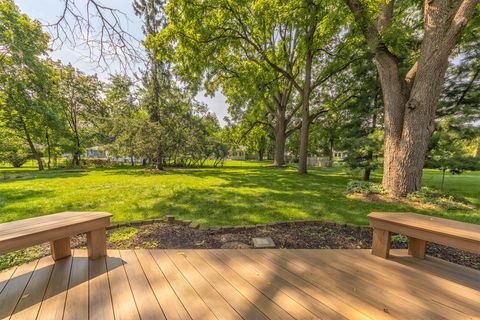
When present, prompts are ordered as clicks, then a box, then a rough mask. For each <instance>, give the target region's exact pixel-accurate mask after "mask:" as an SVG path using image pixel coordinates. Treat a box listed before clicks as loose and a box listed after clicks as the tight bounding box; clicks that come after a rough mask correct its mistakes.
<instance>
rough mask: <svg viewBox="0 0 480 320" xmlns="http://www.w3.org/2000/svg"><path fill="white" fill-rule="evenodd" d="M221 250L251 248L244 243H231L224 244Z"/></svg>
mask: <svg viewBox="0 0 480 320" xmlns="http://www.w3.org/2000/svg"><path fill="white" fill-rule="evenodd" d="M220 248H222V249H248V248H250V246H249V245H248V244H246V243H243V242H238V241H231V242H227V243H224V244H223V245H222V246H221V247H220Z"/></svg>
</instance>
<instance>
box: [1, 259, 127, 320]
mask: <svg viewBox="0 0 480 320" xmlns="http://www.w3.org/2000/svg"><path fill="white" fill-rule="evenodd" d="M43 259H48V257H45V258H43ZM106 259H110V260H111V262H112V263H111V266H110V268H109V269H108V272H109V271H112V270H113V269H115V268H118V267H121V266H123V264H124V263H125V262H124V261H123V260H122V259H120V258H116V257H107V258H100V259H97V260H90V259H89V258H88V257H84V256H70V257H67V258H64V259H60V260H58V261H56V262H54V261H53V260H51V259H50V261H49V262H48V263H44V264H43V265H42V266H41V267H38V268H37V267H36V266H35V268H34V270H32V271H28V272H22V269H21V267H17V268H16V269H15V271H14V273H13V275H12V277H11V278H9V279H6V280H4V281H2V282H0V288H3V290H0V300H3V301H5V305H3V306H2V303H0V306H2V307H0V318H1V319H5V318H8V317H10V316H11V315H12V316H13V315H15V314H21V312H22V311H24V310H27V309H29V308H31V307H33V306H38V310H39V309H40V303H42V301H45V300H48V299H49V298H52V297H56V296H58V295H61V294H62V293H64V292H66V291H67V290H72V289H74V288H75V287H77V286H80V285H83V284H85V283H88V281H91V280H92V279H95V278H96V277H100V276H102V275H103V274H105V273H107V268H106V267H105V266H106ZM38 261H39V260H37V261H35V262H31V263H39V262H38ZM97 264H103V265H105V266H104V267H103V268H96V269H97V270H100V271H97V272H96V273H95V274H92V272H89V271H88V269H89V268H90V269H91V268H92V266H95V265H97ZM82 266H83V268H84V269H85V270H83V271H84V272H86V273H85V275H86V276H85V278H84V279H81V277H78V275H75V274H74V273H75V272H82V270H80V269H79V268H78V267H80V268H81V267H82ZM4 272H5V271H4ZM65 296H66V295H65ZM15 301H18V303H16V304H15V303H13V304H12V302H15ZM62 308H63V305H62ZM38 310H37V312H38ZM20 316H21V315H20Z"/></svg>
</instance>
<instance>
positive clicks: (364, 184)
mask: <svg viewBox="0 0 480 320" xmlns="http://www.w3.org/2000/svg"><path fill="white" fill-rule="evenodd" d="M384 192H385V191H384V190H383V188H382V185H380V184H378V183H373V182H369V181H356V180H354V181H350V182H349V183H348V184H347V190H346V191H345V193H347V194H352V193H360V194H366V195H369V194H383V193H384Z"/></svg>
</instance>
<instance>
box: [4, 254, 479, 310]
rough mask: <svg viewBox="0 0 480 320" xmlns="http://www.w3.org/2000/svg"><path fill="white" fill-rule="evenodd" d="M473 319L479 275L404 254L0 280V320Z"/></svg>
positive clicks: (152, 262) (229, 261) (151, 257)
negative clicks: (387, 257) (386, 256)
mask: <svg viewBox="0 0 480 320" xmlns="http://www.w3.org/2000/svg"><path fill="white" fill-rule="evenodd" d="M10 317H11V319H62V318H63V319H88V318H89V319H148V318H150V319H162V318H166V319H394V318H395V319H412V318H415V319H420V318H422V319H480V272H478V271H476V270H473V269H469V268H465V267H462V266H458V265H455V264H452V263H448V262H445V261H440V260H438V259H435V258H431V257H427V259H425V260H419V259H415V258H412V257H409V256H407V255H406V254H405V250H392V257H391V259H388V260H385V259H381V258H378V257H375V256H372V255H371V254H370V252H369V250H275V249H273V250H145V249H142V250H109V251H108V257H106V258H101V259H97V260H94V261H92V260H90V261H89V260H88V258H87V253H86V251H85V250H75V251H74V254H73V256H72V257H68V258H65V259H62V260H59V261H57V263H54V262H53V260H52V259H51V257H50V256H49V257H44V258H41V259H39V260H37V261H33V262H30V263H27V264H23V265H20V266H18V267H16V268H12V269H9V270H5V271H2V272H0V319H9V318H10Z"/></svg>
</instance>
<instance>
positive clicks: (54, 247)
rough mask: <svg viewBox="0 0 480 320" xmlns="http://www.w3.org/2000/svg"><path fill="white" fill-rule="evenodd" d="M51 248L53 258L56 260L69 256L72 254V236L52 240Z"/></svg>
mask: <svg viewBox="0 0 480 320" xmlns="http://www.w3.org/2000/svg"><path fill="white" fill-rule="evenodd" d="M50 248H51V251H52V258H53V260H55V261H57V260H59V259H62V258H65V257H69V256H70V255H71V254H72V250H71V249H70V238H63V239H58V240H54V241H50Z"/></svg>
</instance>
